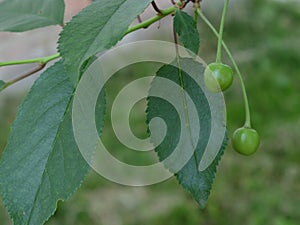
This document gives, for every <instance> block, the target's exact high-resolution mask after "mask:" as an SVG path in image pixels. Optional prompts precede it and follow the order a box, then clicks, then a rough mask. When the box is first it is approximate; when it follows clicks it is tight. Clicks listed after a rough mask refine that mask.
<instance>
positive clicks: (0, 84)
mask: <svg viewBox="0 0 300 225" xmlns="http://www.w3.org/2000/svg"><path fill="white" fill-rule="evenodd" d="M5 84H6V83H5V82H4V81H3V80H0V91H2V90H3V88H4V87H5Z"/></svg>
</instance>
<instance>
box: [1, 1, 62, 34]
mask: <svg viewBox="0 0 300 225" xmlns="http://www.w3.org/2000/svg"><path fill="white" fill-rule="evenodd" d="M64 11H65V4H64V1H63V0H43V1H36V0H21V1H20V0H5V1H4V2H1V3H0V31H13V32H22V31H27V30H32V29H35V28H39V27H45V26H49V25H55V24H63V20H64Z"/></svg>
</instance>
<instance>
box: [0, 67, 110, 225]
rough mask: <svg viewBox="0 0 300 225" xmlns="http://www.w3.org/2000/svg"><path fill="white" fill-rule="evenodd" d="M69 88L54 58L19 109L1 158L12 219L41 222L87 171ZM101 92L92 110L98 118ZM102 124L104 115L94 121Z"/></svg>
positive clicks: (20, 224)
mask: <svg viewBox="0 0 300 225" xmlns="http://www.w3.org/2000/svg"><path fill="white" fill-rule="evenodd" d="M73 92H74V88H73V85H72V84H71V82H70V81H69V78H68V76H67V74H66V72H65V71H64V68H63V64H62V63H61V62H58V63H56V64H55V65H53V66H52V67H51V68H49V69H48V70H46V71H45V72H44V73H43V74H42V75H41V77H40V78H39V79H38V80H37V81H36V82H35V84H34V85H33V87H32V89H31V91H30V92H29V94H28V95H27V97H26V98H25V100H24V102H23V103H22V105H21V107H20V109H19V112H18V114H17V117H16V120H15V122H14V124H13V126H12V131H11V135H10V138H9V141H8V144H7V146H6V149H5V151H4V153H3V157H2V159H1V162H0V191H1V195H2V198H3V202H4V205H5V207H6V209H7V210H8V212H9V214H10V216H11V217H12V219H13V221H14V224H17V225H41V224H43V223H44V222H45V221H46V220H48V218H49V217H50V216H51V215H52V214H53V213H54V211H55V209H56V205H57V201H58V200H66V199H68V198H69V197H70V195H72V194H73V193H74V192H75V191H76V189H77V188H78V187H79V186H80V185H81V183H82V181H83V179H84V177H85V175H86V173H87V172H88V170H89V166H88V165H87V163H86V162H85V160H84V159H83V157H82V155H81V153H80V151H79V149H78V147H77V145H76V142H75V139H74V134H73V128H72V115H71V106H72V94H73ZM100 96H102V97H99V101H98V104H97V106H98V107H100V108H101V109H100V110H97V112H98V113H100V114H101V115H98V117H102V118H103V115H104V108H105V106H104V105H105V100H104V95H103V94H102V95H100ZM102 125H103V119H102V120H98V128H100V127H102Z"/></svg>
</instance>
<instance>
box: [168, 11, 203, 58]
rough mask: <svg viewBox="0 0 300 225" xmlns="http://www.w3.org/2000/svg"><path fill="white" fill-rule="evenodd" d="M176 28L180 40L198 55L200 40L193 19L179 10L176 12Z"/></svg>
mask: <svg viewBox="0 0 300 225" xmlns="http://www.w3.org/2000/svg"><path fill="white" fill-rule="evenodd" d="M174 28H175V31H176V33H177V34H178V35H179V40H180V42H181V43H182V44H183V46H184V47H186V48H187V49H189V50H191V51H192V52H193V53H195V54H196V55H197V54H198V51H199V45H200V38H199V32H198V30H197V24H196V22H195V21H194V19H193V17H191V16H190V15H188V14H187V13H186V12H183V11H181V10H179V9H177V10H176V14H175V17H174Z"/></svg>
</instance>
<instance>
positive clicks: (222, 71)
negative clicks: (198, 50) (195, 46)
mask: <svg viewBox="0 0 300 225" xmlns="http://www.w3.org/2000/svg"><path fill="white" fill-rule="evenodd" d="M232 81H233V71H232V69H231V67H230V66H228V65H225V64H223V63H211V64H209V65H208V66H207V67H206V69H205V71H204V82H205V85H206V87H207V89H208V90H210V91H211V92H214V93H217V92H221V91H225V90H226V89H228V88H229V87H230V86H231V84H232Z"/></svg>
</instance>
